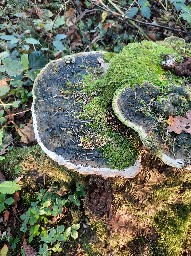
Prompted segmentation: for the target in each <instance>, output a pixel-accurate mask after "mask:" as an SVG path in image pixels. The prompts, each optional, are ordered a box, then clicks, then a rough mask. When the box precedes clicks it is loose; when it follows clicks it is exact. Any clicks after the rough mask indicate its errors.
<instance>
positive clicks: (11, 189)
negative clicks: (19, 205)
mask: <svg viewBox="0 0 191 256" xmlns="http://www.w3.org/2000/svg"><path fill="white" fill-rule="evenodd" d="M18 190H21V186H19V184H17V183H16V182H15V181H4V182H2V183H1V184H0V193H2V194H10V195H11V194H13V193H15V192H16V191H18Z"/></svg>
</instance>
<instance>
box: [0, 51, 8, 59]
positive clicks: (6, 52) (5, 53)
mask: <svg viewBox="0 0 191 256" xmlns="http://www.w3.org/2000/svg"><path fill="white" fill-rule="evenodd" d="M8 56H9V52H8V51H5V52H1V53H0V60H2V59H5V58H7V57H8Z"/></svg>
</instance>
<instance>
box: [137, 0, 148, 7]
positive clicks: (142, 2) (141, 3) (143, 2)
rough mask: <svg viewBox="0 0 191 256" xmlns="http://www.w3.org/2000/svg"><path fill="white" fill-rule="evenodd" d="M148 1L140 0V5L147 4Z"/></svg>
mask: <svg viewBox="0 0 191 256" xmlns="http://www.w3.org/2000/svg"><path fill="white" fill-rule="evenodd" d="M146 3H147V0H138V4H139V5H140V6H143V5H145V4H146Z"/></svg>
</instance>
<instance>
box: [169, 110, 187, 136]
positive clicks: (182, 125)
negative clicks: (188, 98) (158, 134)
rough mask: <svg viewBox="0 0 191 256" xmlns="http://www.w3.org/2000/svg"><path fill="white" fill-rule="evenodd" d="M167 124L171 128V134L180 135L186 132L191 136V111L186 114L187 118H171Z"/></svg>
mask: <svg viewBox="0 0 191 256" xmlns="http://www.w3.org/2000/svg"><path fill="white" fill-rule="evenodd" d="M167 123H168V124H169V126H168V127H167V130H168V131H169V132H175V133H176V134H180V133H181V132H183V131H184V132H186V133H189V134H191V110H189V111H187V112H186V117H183V116H175V117H172V116H169V118H168V121H167Z"/></svg>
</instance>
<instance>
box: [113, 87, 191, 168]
mask: <svg viewBox="0 0 191 256" xmlns="http://www.w3.org/2000/svg"><path fill="white" fill-rule="evenodd" d="M123 90H125V88H124V87H123V88H120V89H118V90H117V92H116V93H115V95H114V97H113V101H112V106H113V111H114V112H115V114H116V116H117V117H118V119H119V120H120V121H121V122H122V123H123V124H125V125H127V126H128V127H130V128H132V129H133V130H135V131H136V132H138V134H139V136H140V139H141V140H142V142H143V143H145V144H146V145H147V146H149V147H151V146H152V144H151V142H149V140H148V139H149V136H148V134H147V133H146V131H145V130H144V129H143V127H141V126H139V125H137V124H135V123H133V122H131V121H129V120H127V119H126V117H125V116H124V115H123V114H122V113H121V111H120V109H119V106H118V104H117V100H118V96H119V94H120V93H121V92H122V91H123ZM153 146H154V145H153ZM156 156H157V157H159V158H160V159H161V160H162V161H163V162H164V163H165V164H167V165H169V166H172V167H175V168H179V169H182V168H185V169H187V170H191V166H185V163H184V160H183V159H175V158H172V157H170V156H168V155H167V154H165V153H163V152H162V151H161V150H158V151H157V153H156Z"/></svg>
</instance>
